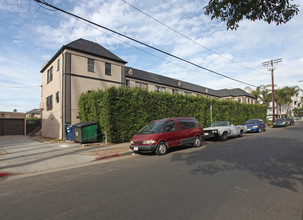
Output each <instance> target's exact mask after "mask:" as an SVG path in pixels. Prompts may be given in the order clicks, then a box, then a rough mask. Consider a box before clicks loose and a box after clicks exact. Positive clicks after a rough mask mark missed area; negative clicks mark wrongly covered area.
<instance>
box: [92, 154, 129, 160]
mask: <svg viewBox="0 0 303 220" xmlns="http://www.w3.org/2000/svg"><path fill="white" fill-rule="evenodd" d="M132 154H133V152H124V153H120V154H111V155H107V156H99V157H96V158H95V160H104V159H108V158H113V157H122V156H128V155H132Z"/></svg>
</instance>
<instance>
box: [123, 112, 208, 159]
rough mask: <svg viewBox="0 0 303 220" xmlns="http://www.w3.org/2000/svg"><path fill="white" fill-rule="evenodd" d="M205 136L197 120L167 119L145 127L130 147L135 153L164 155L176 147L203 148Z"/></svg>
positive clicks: (184, 118) (186, 118) (183, 118)
mask: <svg viewBox="0 0 303 220" xmlns="http://www.w3.org/2000/svg"><path fill="white" fill-rule="evenodd" d="M203 135H204V131H203V128H202V126H201V124H200V123H199V122H198V121H197V120H196V119H195V118H191V117H179V118H166V119H161V120H156V121H152V122H150V123H149V124H147V125H146V126H144V127H143V128H142V129H141V130H140V131H139V132H138V133H137V134H136V135H134V136H133V138H132V139H131V145H130V146H129V147H130V149H131V150H133V151H134V152H135V153H138V152H155V153H156V154H157V155H164V154H166V153H167V150H168V149H169V148H171V147H175V146H180V145H185V144H191V145H193V146H195V147H199V146H201V143H202V139H203Z"/></svg>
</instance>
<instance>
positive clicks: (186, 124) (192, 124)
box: [177, 119, 199, 129]
mask: <svg viewBox="0 0 303 220" xmlns="http://www.w3.org/2000/svg"><path fill="white" fill-rule="evenodd" d="M177 122H178V123H179V124H180V126H181V128H182V129H189V128H197V127H199V123H198V121H196V120H194V119H177Z"/></svg>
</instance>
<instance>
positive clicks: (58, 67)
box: [57, 59, 60, 71]
mask: <svg viewBox="0 0 303 220" xmlns="http://www.w3.org/2000/svg"><path fill="white" fill-rule="evenodd" d="M59 69H60V59H58V60H57V71H59Z"/></svg>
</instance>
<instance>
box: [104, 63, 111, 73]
mask: <svg viewBox="0 0 303 220" xmlns="http://www.w3.org/2000/svg"><path fill="white" fill-rule="evenodd" d="M105 75H108V76H111V75H112V72H111V65H110V63H105Z"/></svg>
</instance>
